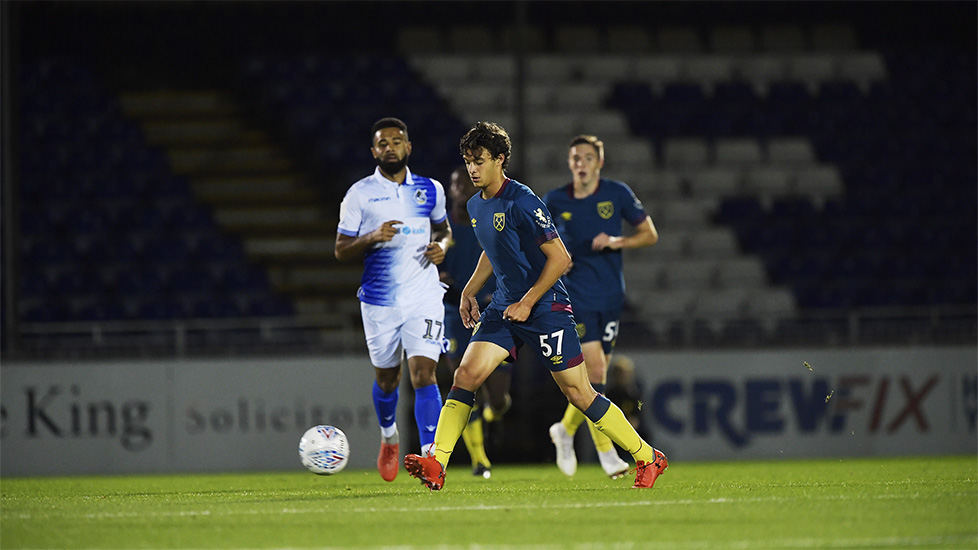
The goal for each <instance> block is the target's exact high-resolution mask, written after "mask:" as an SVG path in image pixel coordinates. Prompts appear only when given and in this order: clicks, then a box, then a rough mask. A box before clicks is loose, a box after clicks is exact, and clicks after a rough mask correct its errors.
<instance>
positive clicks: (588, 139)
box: [567, 134, 604, 159]
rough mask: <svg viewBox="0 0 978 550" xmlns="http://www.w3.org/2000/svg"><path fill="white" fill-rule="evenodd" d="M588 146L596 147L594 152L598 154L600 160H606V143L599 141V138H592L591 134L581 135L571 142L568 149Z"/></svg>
mask: <svg viewBox="0 0 978 550" xmlns="http://www.w3.org/2000/svg"><path fill="white" fill-rule="evenodd" d="M583 144H587V145H590V146H591V147H594V150H595V151H597V152H598V158H599V159H603V158H604V142H603V141H601V140H600V139H598V136H592V135H589V134H581V135H579V136H577V137H575V138H574V139H572V140H571V142H570V145H568V146H567V148H568V149H570V148H571V147H573V146H575V145H583Z"/></svg>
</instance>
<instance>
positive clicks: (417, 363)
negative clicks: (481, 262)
mask: <svg viewBox="0 0 978 550" xmlns="http://www.w3.org/2000/svg"><path fill="white" fill-rule="evenodd" d="M371 134H372V135H373V144H372V147H371V153H372V154H373V157H374V159H376V161H377V168H376V169H375V170H374V173H373V174H371V175H369V176H367V177H365V178H363V179H361V180H360V181H358V182H356V183H354V184H353V185H352V186H351V187H350V189H349V190H348V191H347V192H346V196H345V197H343V202H342V203H341V204H340V221H339V224H338V226H337V228H336V248H335V254H336V258H337V259H338V260H340V261H348V260H354V259H357V258H363V259H364V270H363V276H362V278H361V285H360V289H359V290H358V291H357V296H358V297H359V298H360V313H361V317H362V319H363V331H364V335H365V336H366V340H367V351H368V352H369V354H370V361H371V363H373V366H374V373H375V375H376V381H375V382H374V386H373V402H374V409H375V410H376V412H377V420H378V422H379V423H380V431H381V445H380V454H379V455H378V457H377V469H378V470H379V471H380V475H381V477H382V478H384V479H385V480H386V481H393V480H394V478H395V477H396V476H397V470H398V465H399V459H400V446H399V437H398V431H397V423H396V413H397V399H398V387H399V385H400V382H401V368H400V367H401V359H402V357H403V356H404V355H406V356H407V364H408V371H409V372H410V375H411V385H412V386H413V387H414V391H415V402H414V418H415V421H416V422H417V424H418V434H419V436H420V441H421V454H422V455H425V454H427V452H428V449H429V447H431V445H432V443H433V441H434V434H435V427H436V426H437V425H438V416H439V413H440V411H441V406H442V401H441V393H440V392H439V390H438V385H437V383H436V380H435V368H436V366H437V364H438V357H439V355H440V354H441V353H442V351H443V349H444V343H445V334H444V314H445V311H444V306H443V305H442V297H443V296H444V294H445V285H444V284H442V283H441V282H440V281H439V277H438V268H437V267H435V266H436V265H438V264H440V263H441V262H442V261H443V260H444V259H445V251H446V250H447V249H448V247H449V245H450V243H451V238H452V231H451V228H450V226H449V224H448V219H447V213H446V210H445V189H444V187H443V186H442V184H441V183H440V182H438V180H434V179H431V178H426V177H424V176H419V175H417V174H413V173H411V171H410V170H409V169H408V167H407V161H408V157H409V156H410V155H411V141H410V140H409V139H408V130H407V125H406V124H404V122H403V121H401V120H399V119H396V118H392V117H389V118H383V119H381V120H378V121H377V122H376V123H375V124H374V125H373V128H372V129H371Z"/></svg>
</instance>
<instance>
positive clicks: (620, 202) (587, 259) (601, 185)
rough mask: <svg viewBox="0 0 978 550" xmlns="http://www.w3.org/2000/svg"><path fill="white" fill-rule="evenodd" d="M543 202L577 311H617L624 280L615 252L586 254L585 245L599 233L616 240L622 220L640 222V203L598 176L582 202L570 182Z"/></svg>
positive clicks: (627, 191)
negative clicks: (561, 248)
mask: <svg viewBox="0 0 978 550" xmlns="http://www.w3.org/2000/svg"><path fill="white" fill-rule="evenodd" d="M543 201H544V203H546V205H547V208H549V209H550V212H551V213H552V214H553V215H554V224H555V225H556V227H557V231H559V232H560V237H561V239H563V241H564V245H565V246H566V247H567V251H568V252H570V255H571V258H572V259H573V260H574V266H573V267H572V268H571V270H570V271H569V272H568V273H566V274H565V275H564V277H563V281H564V284H565V285H567V291H568V292H570V295H571V298H572V299H573V300H574V309H576V310H578V311H603V310H609V309H621V307H622V305H623V304H624V301H625V276H624V274H623V273H622V256H621V250H592V249H591V241H592V240H593V239H594V237H595V236H596V235H597V234H598V233H601V232H604V233H607V234H608V235H611V236H613V237H620V236H622V228H623V223H622V222H623V220H624V221H628V222H629V223H630V224H632V225H638V224H640V223H642V222H643V221H645V218H646V216H647V214H646V212H645V208H644V207H643V206H642V202H641V201H640V200H638V197H636V196H635V193H633V192H632V190H631V188H629V187H628V185H626V184H624V183H622V182H620V181H615V180H609V179H605V178H601V180H600V181H599V182H598V188H597V189H596V190H595V191H594V193H592V194H591V195H590V196H588V197H585V198H583V199H576V198H574V184H573V183H569V184H567V185H565V186H563V187H558V188H557V189H553V190H551V191H550V192H549V193H547V194H546V195H545V196H544V199H543Z"/></svg>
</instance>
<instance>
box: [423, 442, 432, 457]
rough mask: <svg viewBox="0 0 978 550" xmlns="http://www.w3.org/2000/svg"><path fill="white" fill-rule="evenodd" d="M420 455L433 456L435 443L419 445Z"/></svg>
mask: <svg viewBox="0 0 978 550" xmlns="http://www.w3.org/2000/svg"><path fill="white" fill-rule="evenodd" d="M421 456H435V444H434V443H428V444H427V445H422V446H421Z"/></svg>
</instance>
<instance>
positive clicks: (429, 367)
mask: <svg viewBox="0 0 978 550" xmlns="http://www.w3.org/2000/svg"><path fill="white" fill-rule="evenodd" d="M402 315H403V317H404V324H403V325H402V326H401V342H402V344H403V346H404V351H405V352H406V354H407V357H408V372H409V373H410V375H411V386H412V387H413V388H414V419H415V422H417V425H418V438H419V439H420V442H421V454H422V455H425V454H427V453H428V451H429V449H430V447H431V445H432V443H433V442H434V440H435V427H436V426H437V425H438V415H439V413H440V412H441V407H442V402H441V391H439V389H438V380H437V377H436V373H435V371H436V369H437V368H438V358H439V357H440V356H441V353H442V349H443V344H444V321H443V320H444V315H445V309H444V306H443V305H442V303H441V302H440V301H439V302H434V301H432V302H430V303H427V304H420V305H417V306H413V307H411V308H406V309H404V310H402Z"/></svg>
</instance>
